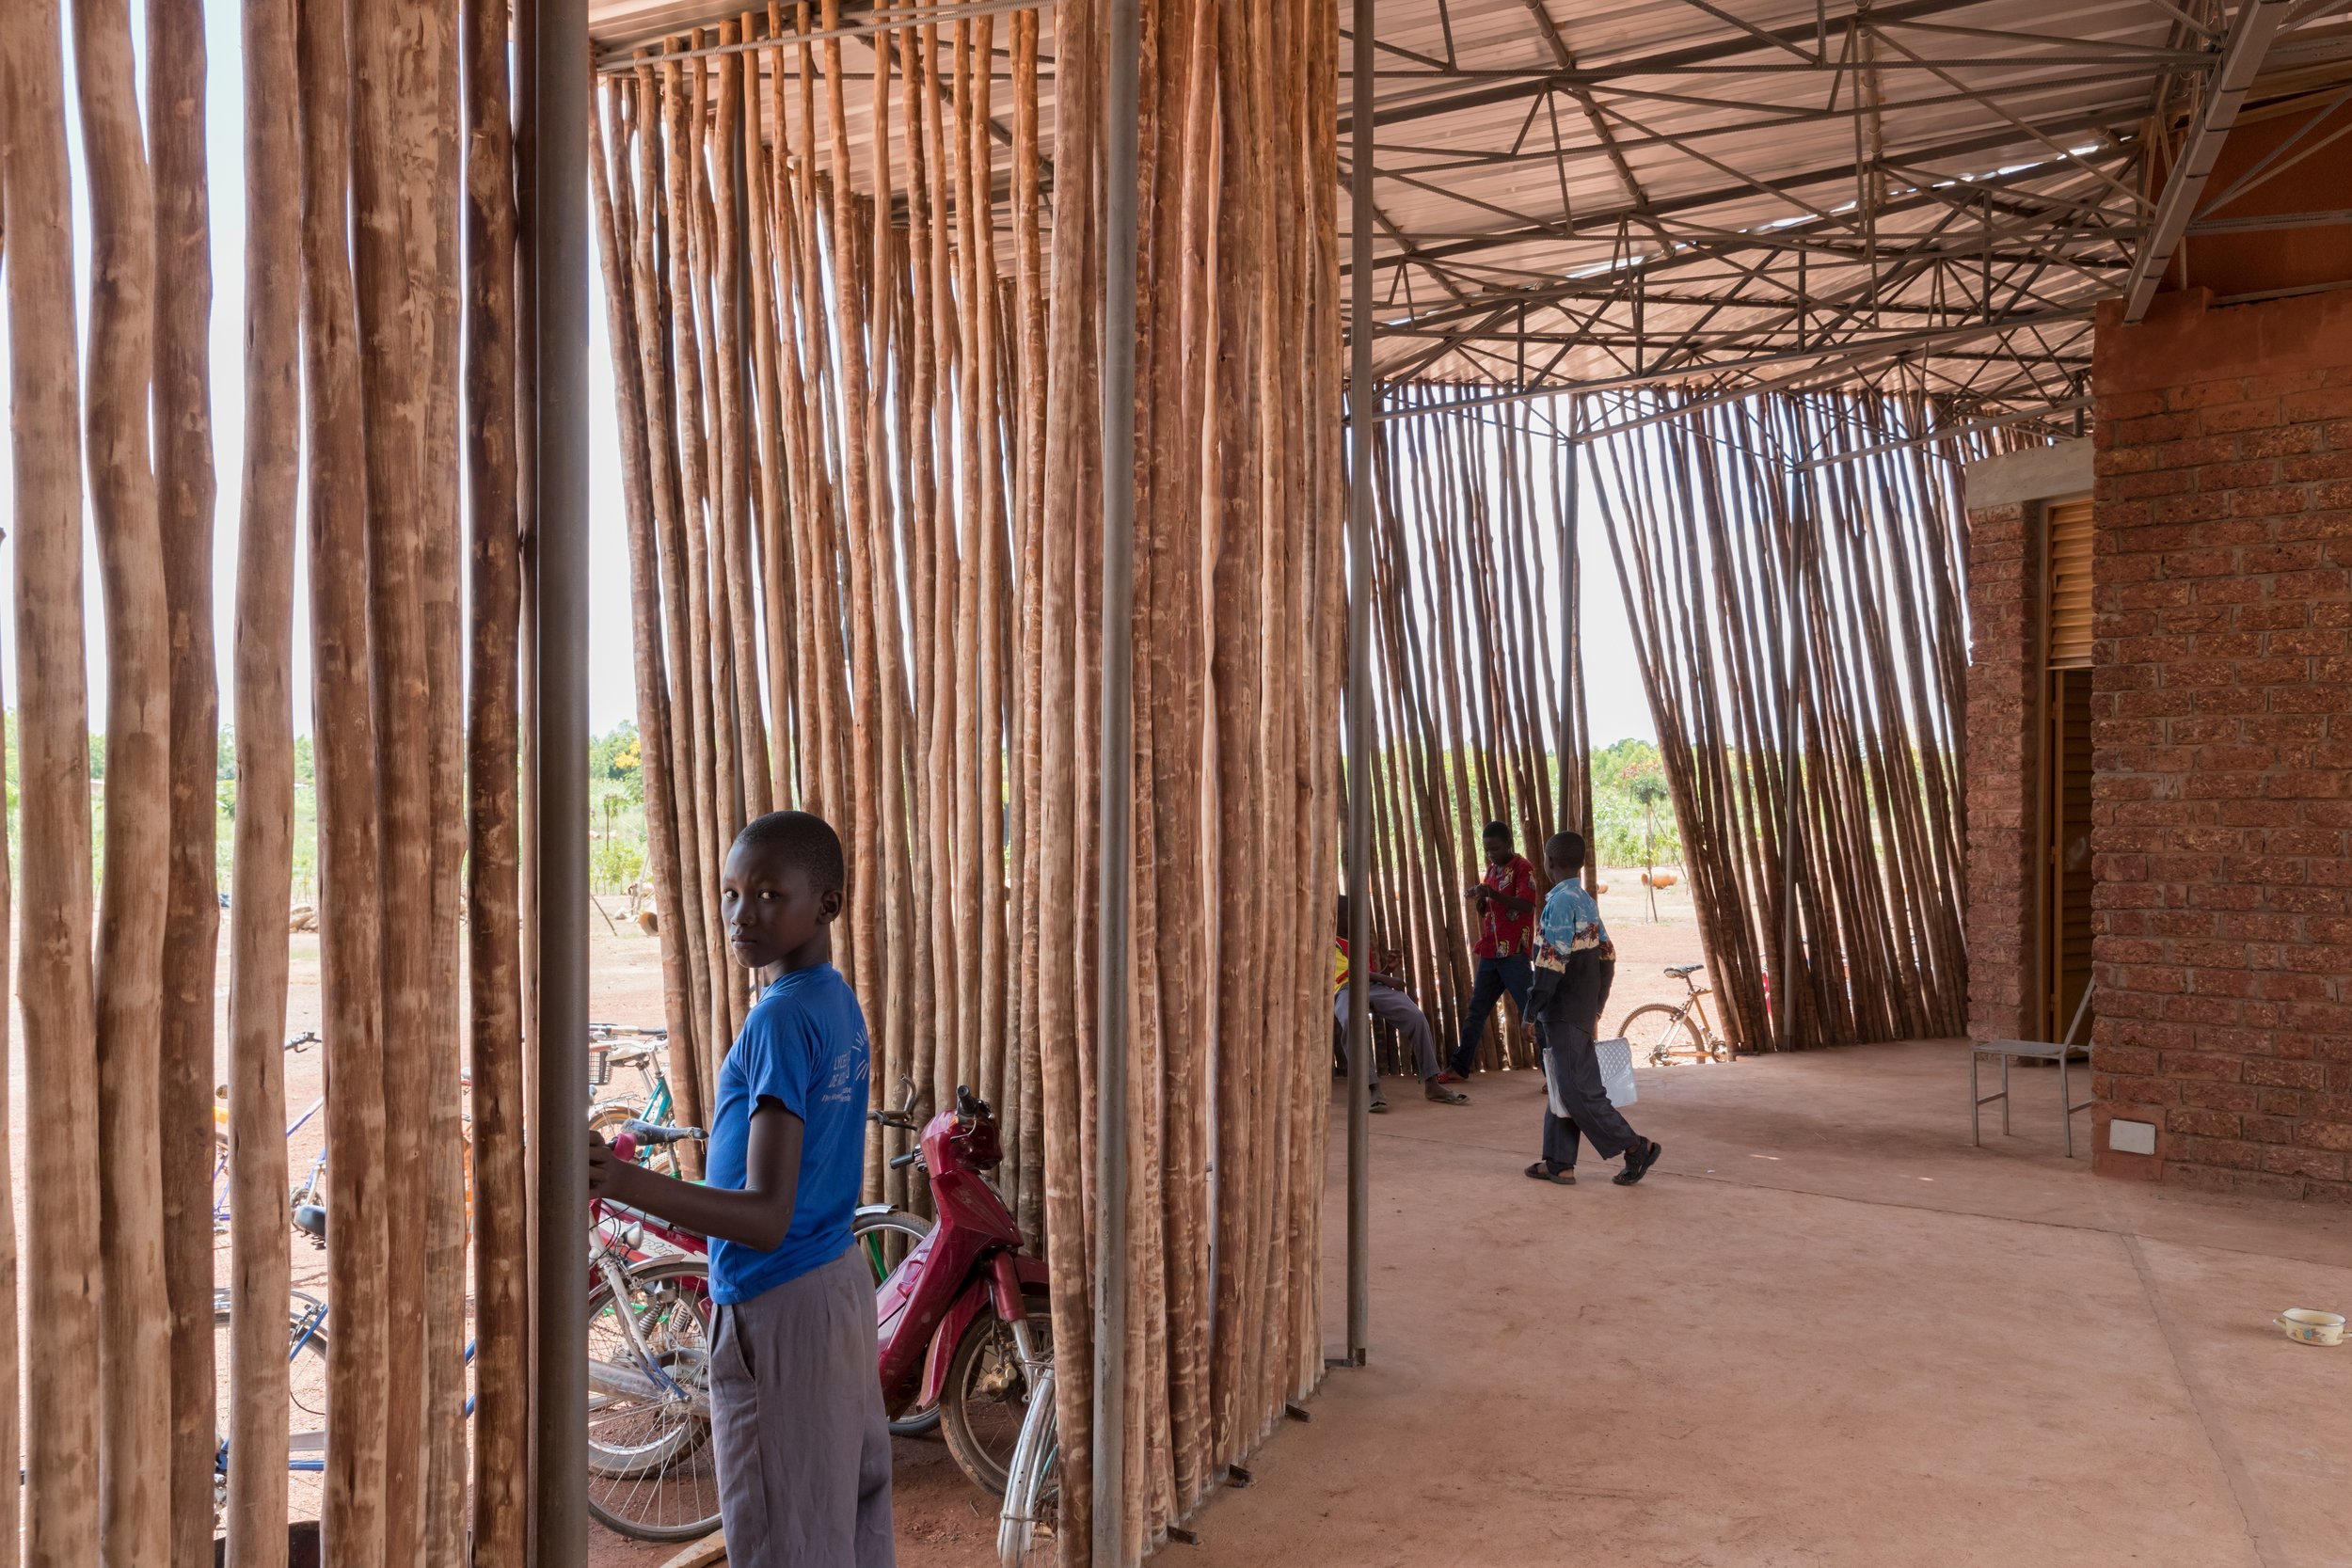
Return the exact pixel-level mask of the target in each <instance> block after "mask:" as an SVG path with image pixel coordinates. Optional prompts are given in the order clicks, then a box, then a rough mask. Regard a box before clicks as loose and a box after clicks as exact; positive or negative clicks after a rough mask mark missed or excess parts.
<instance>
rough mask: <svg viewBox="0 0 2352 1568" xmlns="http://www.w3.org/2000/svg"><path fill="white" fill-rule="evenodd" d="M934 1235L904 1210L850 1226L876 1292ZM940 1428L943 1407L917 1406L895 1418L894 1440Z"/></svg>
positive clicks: (859, 1219) (892, 1426)
mask: <svg viewBox="0 0 2352 1568" xmlns="http://www.w3.org/2000/svg"><path fill="white" fill-rule="evenodd" d="M930 1233H931V1222H930V1221H929V1220H927V1219H924V1218H923V1217H922V1216H920V1215H918V1214H910V1213H908V1212H906V1211H905V1210H903V1209H893V1210H891V1211H890V1212H888V1213H886V1214H860V1215H858V1216H857V1217H856V1218H855V1219H852V1220H851V1221H850V1244H851V1245H853V1246H855V1247H856V1248H857V1249H858V1250H859V1251H861V1252H863V1253H864V1254H866V1266H867V1267H868V1268H869V1269H871V1270H872V1271H873V1275H874V1288H875V1289H876V1290H878V1291H879V1290H881V1289H882V1281H883V1280H885V1279H887V1278H889V1277H890V1271H891V1270H893V1269H895V1268H897V1267H898V1265H899V1263H900V1262H902V1261H904V1260H905V1259H906V1255H907V1254H908V1253H910V1252H912V1251H914V1243H917V1242H919V1241H921V1240H922V1239H923V1238H924V1237H926V1236H928V1235H930ZM938 1425H939V1406H938V1405H936V1404H922V1405H917V1406H915V1407H914V1409H912V1410H907V1411H902V1412H900V1413H898V1414H897V1415H894V1416H893V1417H892V1418H891V1421H890V1431H891V1434H892V1435H893V1436H898V1437H920V1436H922V1435H923V1434H924V1433H927V1432H930V1431H931V1430H933V1429H934V1428H936V1427H937V1426H938Z"/></svg>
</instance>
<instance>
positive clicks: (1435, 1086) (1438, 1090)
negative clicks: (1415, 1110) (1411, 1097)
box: [1422, 1078, 1470, 1105]
mask: <svg viewBox="0 0 2352 1568" xmlns="http://www.w3.org/2000/svg"><path fill="white" fill-rule="evenodd" d="M1422 1094H1423V1095H1425V1096H1426V1097H1427V1098H1428V1099H1430V1100H1432V1101H1435V1102H1437V1103H1438V1104H1439V1105H1467V1104H1469V1103H1470V1096H1469V1095H1466V1094H1456V1093H1455V1092H1454V1090H1452V1089H1449V1088H1447V1087H1446V1086H1445V1085H1444V1083H1443V1082H1441V1081H1440V1080H1438V1079H1436V1078H1432V1079H1431V1080H1429V1082H1428V1083H1426V1084H1423V1085H1422Z"/></svg>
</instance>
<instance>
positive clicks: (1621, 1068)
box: [1593, 1036, 1635, 1110]
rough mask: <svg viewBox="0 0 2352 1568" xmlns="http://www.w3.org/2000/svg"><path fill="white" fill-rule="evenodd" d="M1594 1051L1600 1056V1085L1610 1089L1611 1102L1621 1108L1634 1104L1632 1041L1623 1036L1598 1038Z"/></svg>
mask: <svg viewBox="0 0 2352 1568" xmlns="http://www.w3.org/2000/svg"><path fill="white" fill-rule="evenodd" d="M1593 1051H1594V1053H1595V1054H1597V1056H1599V1057H1600V1086H1601V1087H1602V1088H1604V1089H1606V1090H1608V1091H1609V1103H1610V1104H1612V1105H1614V1106H1616V1107H1618V1108H1619V1109H1620V1110H1622V1109H1623V1108H1624V1107H1626V1106H1628V1105H1630V1104H1632V1103H1633V1101H1634V1098H1635V1094H1634V1088H1633V1046H1632V1043H1631V1042H1630V1041H1629V1040H1627V1039H1625V1038H1624V1037H1622V1036H1621V1037H1618V1038H1616V1039H1613V1040H1596V1041H1595V1042H1594V1044H1593Z"/></svg>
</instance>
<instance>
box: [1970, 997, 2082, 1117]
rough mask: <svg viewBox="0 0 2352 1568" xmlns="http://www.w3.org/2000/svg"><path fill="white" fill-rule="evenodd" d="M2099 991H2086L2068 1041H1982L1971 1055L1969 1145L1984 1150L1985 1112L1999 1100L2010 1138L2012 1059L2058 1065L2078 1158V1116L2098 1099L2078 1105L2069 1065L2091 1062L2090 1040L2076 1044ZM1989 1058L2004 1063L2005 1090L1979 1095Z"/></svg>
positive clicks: (2061, 1094) (2061, 1095) (2061, 1099)
mask: <svg viewBox="0 0 2352 1568" xmlns="http://www.w3.org/2000/svg"><path fill="white" fill-rule="evenodd" d="M2095 987H2096V982H2095V981H2094V982H2093V983H2092V984H2090V985H2086V986H2085V987H2083V999H2082V1001H2081V1003H2080V1004H2078V1005H2077V1006H2075V1008H2074V1022H2072V1023H2069V1024H2068V1025H2067V1026H2066V1037H2065V1038H2064V1039H2062V1040H2058V1041H2057V1042H2055V1043H2053V1042H2051V1041H2048V1040H1981V1041H1979V1042H1978V1043H1977V1045H1976V1046H1975V1047H1973V1048H1972V1049H1971V1050H1970V1051H1969V1053H1968V1142H1969V1143H1970V1144H1971V1145H1972V1146H1974V1147H1976V1148H1983V1147H1984V1132H1983V1119H1984V1108H1985V1107H1986V1106H1987V1105H1990V1104H1992V1103H1993V1102H1994V1101H1996V1100H1997V1101H2000V1102H2001V1132H2002V1134H2003V1135H2004V1136H2007V1135H2008V1132H2009V1064H2010V1059H2011V1058H2012V1057H2015V1058H2020V1059H2023V1060H2026V1061H2035V1062H2056V1063H2058V1103H2059V1104H2060V1105H2063V1106H2064V1107H2065V1108H2066V1116H2065V1128H2066V1157H2067V1158H2068V1159H2070V1160H2072V1159H2073V1158H2074V1113H2076V1112H2077V1111H2088V1110H2089V1109H2090V1107H2091V1105H2092V1103H2093V1101H2095V1099H2096V1097H2095V1096H2094V1097H2093V1099H2092V1100H2086V1101H2083V1102H2082V1103H2081V1104H2079V1105H2077V1104H2076V1103H2074V1090H2073V1088H2072V1086H2071V1085H2069V1084H2068V1082H2067V1076H2066V1064H2067V1063H2068V1062H2069V1061H2071V1060H2073V1059H2074V1055H2075V1053H2078V1052H2079V1053H2081V1054H2082V1057H2083V1059H2084V1060H2085V1061H2089V1060H2090V1040H2089V1039H2088V1038H2086V1039H2085V1040H2084V1041H2083V1042H2082V1043H2081V1044H2080V1045H2077V1044H2075V1043H2074V1036H2075V1035H2076V1033H2078V1032H2079V1031H2080V1030H2081V1029H2082V1026H2083V1021H2084V1020H2085V1019H2087V1018H2089V1017H2090V993H2091V991H2092V990H2094V989H2095ZM1987 1056H1998V1057H1999V1058H2000V1059H2001V1086H2000V1088H1999V1090H1998V1091H1997V1092H1995V1093H1993V1094H1983V1093H1979V1085H1978V1080H1977V1064H1978V1063H1979V1062H1981V1061H1983V1060H1984V1058H1985V1057H1987Z"/></svg>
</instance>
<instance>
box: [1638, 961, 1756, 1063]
mask: <svg viewBox="0 0 2352 1568" xmlns="http://www.w3.org/2000/svg"><path fill="white" fill-rule="evenodd" d="M1706 967H1707V966H1706V965H1705V964H1675V965H1673V966H1671V967H1669V968H1668V969H1667V971H1666V973H1667V974H1671V975H1673V976H1674V977H1675V978H1676V979H1677V980H1679V981H1681V982H1682V984H1683V986H1684V988H1685V989H1686V990H1689V991H1690V995H1688V996H1687V997H1685V998H1684V999H1683V1000H1682V1001H1680V1002H1652V1003H1650V1004H1649V1005H1648V1006H1641V1007H1636V1008H1634V1009H1633V1010H1632V1011H1631V1012H1629V1013H1628V1014H1626V1015H1625V1022H1622V1023H1620V1024H1618V1025H1617V1033H1618V1035H1619V1036H1621V1037H1623V1038H1624V1039H1625V1041H1626V1043H1627V1044H1628V1045H1629V1046H1631V1047H1632V1049H1633V1059H1634V1060H1635V1061H1636V1062H1639V1063H1642V1064H1643V1065H1645V1066H1647V1067H1673V1066H1676V1065H1677V1064H1679V1063H1686V1062H1727V1061H1729V1060H1731V1056H1732V1050H1731V1041H1729V1040H1727V1039H1725V1038H1724V1037H1723V1036H1721V1035H1719V1034H1717V1033H1716V1032H1715V1023H1714V1021H1713V1020H1712V1019H1711V1018H1709V1017H1708V1008H1707V1002H1706V998H1708V997H1709V996H1712V995H1713V994H1714V991H1713V990H1711V989H1710V988H1708V987H1706V986H1702V985H1700V984H1699V983H1698V982H1697V981H1695V980H1693V979H1692V978H1691V976H1692V974H1696V973H1697V972H1698V971H1700V970H1702V969H1705V968H1706Z"/></svg>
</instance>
